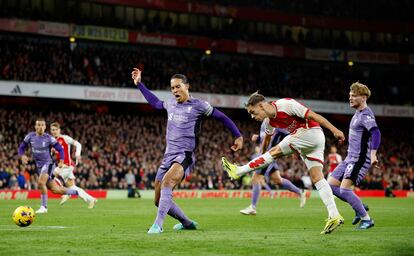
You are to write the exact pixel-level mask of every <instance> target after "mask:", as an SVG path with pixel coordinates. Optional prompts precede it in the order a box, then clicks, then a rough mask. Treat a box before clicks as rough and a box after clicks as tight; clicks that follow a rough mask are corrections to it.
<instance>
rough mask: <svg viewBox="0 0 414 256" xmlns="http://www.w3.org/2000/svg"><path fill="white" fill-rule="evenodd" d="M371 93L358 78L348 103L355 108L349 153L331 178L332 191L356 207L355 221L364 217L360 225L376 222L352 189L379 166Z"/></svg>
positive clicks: (363, 227)
mask: <svg viewBox="0 0 414 256" xmlns="http://www.w3.org/2000/svg"><path fill="white" fill-rule="evenodd" d="M370 96H371V91H370V90H369V88H368V87H367V86H366V85H364V84H361V83H359V82H356V83H353V84H352V85H351V87H350V92H349V105H350V106H351V107H352V108H354V109H355V110H356V111H355V114H354V116H353V117H352V119H351V123H350V125H349V135H348V136H349V138H348V141H349V145H348V155H347V156H346V158H345V160H344V161H343V162H342V163H340V164H339V165H338V166H337V167H336V168H335V170H334V171H333V172H332V175H331V176H330V177H329V179H328V182H329V184H330V185H331V187H332V191H333V193H334V194H335V195H336V196H337V197H338V198H341V199H342V200H344V201H346V202H348V203H349V204H350V205H351V206H352V208H353V209H354V210H355V212H356V217H355V219H354V221H353V222H352V224H353V225H355V224H357V223H358V222H359V220H361V223H360V224H359V225H358V226H357V229H369V228H371V227H373V226H374V221H373V220H372V219H371V217H370V216H369V215H368V212H367V211H366V209H365V208H366V207H364V205H363V204H362V202H361V199H360V198H359V197H358V196H357V195H356V194H355V193H354V191H353V186H354V185H358V184H359V182H360V181H361V180H362V179H363V178H364V177H365V174H366V173H367V172H368V170H369V168H370V167H371V166H373V167H375V168H378V159H377V150H378V148H379V145H380V143H381V132H380V130H379V128H378V126H377V122H376V121H375V116H374V113H373V112H372V110H371V109H370V108H369V107H368V105H367V100H368V98H369V97H370Z"/></svg>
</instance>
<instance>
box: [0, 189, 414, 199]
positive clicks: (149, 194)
mask: <svg viewBox="0 0 414 256" xmlns="http://www.w3.org/2000/svg"><path fill="white" fill-rule="evenodd" d="M86 192H87V193H89V194H90V195H92V196H93V197H96V198H101V199H127V198H128V197H127V194H128V192H127V190H86ZM355 193H356V194H357V195H358V196H360V197H385V193H384V190H356V191H355ZM140 194H141V198H142V199H153V197H154V190H142V191H140ZM393 194H394V195H395V196H396V197H402V198H414V192H413V191H408V190H394V191H393ZM60 196H61V195H56V194H53V193H51V192H50V191H49V193H48V197H49V198H52V199H53V198H55V199H59V198H60ZM173 196H174V198H176V199H177V198H181V199H186V198H187V199H188V198H189V199H191V198H193V199H211V198H223V199H242V198H251V196H252V192H251V190H175V191H174V192H173ZM260 197H261V198H268V199H284V198H297V197H298V196H297V195H296V194H295V193H293V192H290V191H287V190H272V191H271V192H268V191H262V192H261V194H260ZM306 197H307V198H318V197H319V194H318V192H317V191H316V190H313V191H307V192H306ZM39 198H40V191H39V190H0V200H27V199H39Z"/></svg>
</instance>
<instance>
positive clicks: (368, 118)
mask: <svg viewBox="0 0 414 256" xmlns="http://www.w3.org/2000/svg"><path fill="white" fill-rule="evenodd" d="M361 124H362V126H364V127H365V128H366V129H367V130H368V131H369V130H371V129H372V128H374V127H378V126H377V121H375V117H374V116H373V115H371V114H363V115H362V117H361Z"/></svg>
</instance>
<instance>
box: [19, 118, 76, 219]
mask: <svg viewBox="0 0 414 256" xmlns="http://www.w3.org/2000/svg"><path fill="white" fill-rule="evenodd" d="M45 130H46V121H45V119H43V118H38V119H36V123H35V132H30V133H29V134H27V135H26V137H25V138H24V140H23V142H22V143H21V144H20V146H19V156H20V157H21V161H22V164H27V163H28V161H29V159H28V157H27V156H26V155H25V154H24V153H25V150H26V148H27V147H29V146H30V149H31V152H32V156H33V159H34V161H35V164H36V168H37V173H38V174H39V179H38V183H39V188H40V190H41V206H40V208H39V210H37V211H36V213H47V189H48V188H49V189H50V190H51V191H52V192H53V193H55V194H66V195H77V194H78V193H77V192H76V191H75V190H73V189H66V188H63V187H59V186H57V184H56V183H55V182H54V181H53V180H52V177H51V176H52V172H53V170H54V169H55V167H56V166H55V162H54V161H53V158H52V156H51V148H52V147H53V148H54V149H56V150H57V151H58V152H59V153H60V161H59V163H58V166H59V167H62V166H63V160H64V154H63V148H62V146H61V145H60V144H59V143H58V142H57V141H56V139H55V138H53V137H52V136H51V135H49V134H48V133H45Z"/></svg>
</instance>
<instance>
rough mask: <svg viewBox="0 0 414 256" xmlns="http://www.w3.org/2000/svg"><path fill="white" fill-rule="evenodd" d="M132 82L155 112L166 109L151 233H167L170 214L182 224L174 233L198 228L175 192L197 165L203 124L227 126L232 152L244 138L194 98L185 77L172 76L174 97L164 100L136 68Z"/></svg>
mask: <svg viewBox="0 0 414 256" xmlns="http://www.w3.org/2000/svg"><path fill="white" fill-rule="evenodd" d="M132 79H133V80H134V83H135V85H137V87H138V89H139V90H140V91H141V93H142V94H143V95H144V97H145V99H146V100H147V101H148V103H149V104H150V105H151V106H152V107H153V108H155V109H165V110H166V111H167V114H168V121H167V134H166V140H167V147H166V149H165V153H164V158H163V160H162V163H161V165H160V167H159V169H158V171H157V174H156V178H155V198H154V202H155V205H156V206H157V207H158V213H157V218H156V219H155V222H154V224H153V225H152V226H151V228H150V229H149V230H148V234H159V233H161V232H162V231H163V223H164V219H165V217H166V215H167V214H168V215H170V216H171V217H173V218H175V219H177V220H178V221H180V223H178V224H176V225H175V226H174V230H183V229H196V227H197V223H196V222H195V221H193V220H190V219H189V218H188V217H187V216H186V215H185V214H184V212H183V211H182V210H181V209H180V208H179V207H178V205H177V204H176V203H174V201H173V200H172V190H173V189H174V187H175V186H176V185H178V184H179V183H180V182H181V181H182V180H183V178H184V177H186V176H187V175H188V174H189V172H190V170H191V169H192V168H193V166H194V162H195V157H194V150H195V148H196V146H197V136H198V134H199V132H200V128H201V121H202V120H203V119H204V118H205V117H207V116H212V117H213V118H215V119H217V120H219V121H220V122H222V123H223V124H224V126H225V127H227V128H228V129H229V130H230V131H231V133H232V134H233V136H234V137H235V140H234V145H233V146H232V147H231V149H232V150H234V151H237V150H239V149H241V148H242V147H243V137H242V135H241V133H240V131H239V129H238V128H237V127H236V125H235V124H234V122H233V121H232V120H231V119H230V118H228V117H227V116H226V115H225V114H223V113H222V112H220V111H219V110H218V109H216V108H213V107H212V106H211V105H210V104H209V103H208V102H206V101H203V100H200V99H196V98H193V97H191V96H190V93H189V87H190V84H189V82H188V80H187V77H186V76H185V75H181V74H175V75H173V76H172V77H171V81H170V82H171V92H172V94H173V96H174V97H173V98H171V99H169V100H167V101H161V100H159V99H158V98H157V96H155V95H154V94H153V93H152V92H151V91H150V90H148V89H147V88H146V87H145V85H144V84H142V83H141V70H139V69H137V68H134V70H133V72H132Z"/></svg>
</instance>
